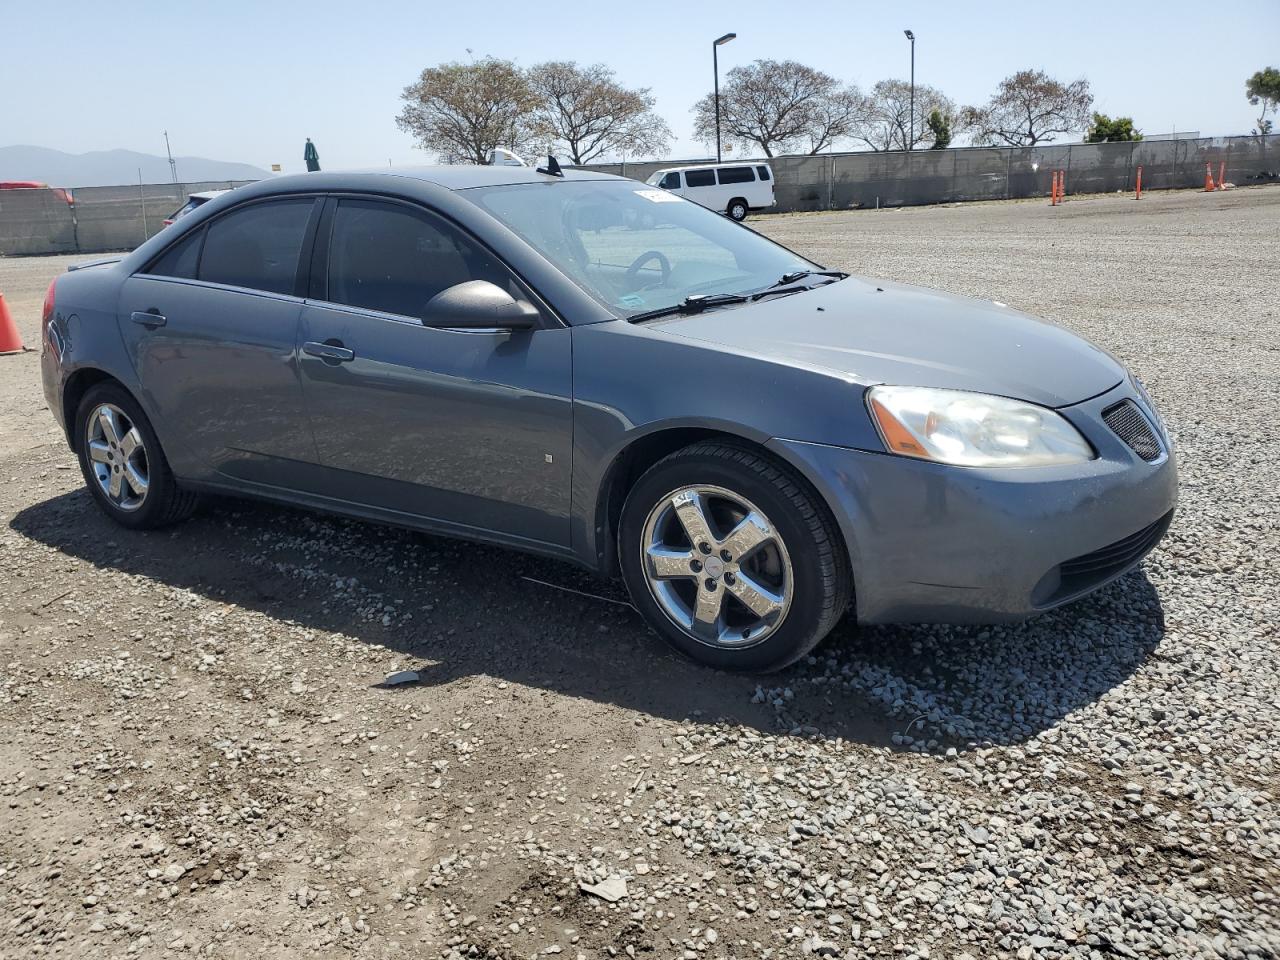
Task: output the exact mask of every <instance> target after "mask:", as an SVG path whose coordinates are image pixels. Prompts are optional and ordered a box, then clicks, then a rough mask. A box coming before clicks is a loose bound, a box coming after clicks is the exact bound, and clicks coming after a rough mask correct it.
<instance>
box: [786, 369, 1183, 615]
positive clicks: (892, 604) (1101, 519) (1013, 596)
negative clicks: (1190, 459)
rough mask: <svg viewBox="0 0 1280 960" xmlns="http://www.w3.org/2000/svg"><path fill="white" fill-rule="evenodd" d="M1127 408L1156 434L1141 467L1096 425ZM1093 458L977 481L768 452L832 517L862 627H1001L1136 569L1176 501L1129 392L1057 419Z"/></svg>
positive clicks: (789, 448)
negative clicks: (1129, 403)
mask: <svg viewBox="0 0 1280 960" xmlns="http://www.w3.org/2000/svg"><path fill="white" fill-rule="evenodd" d="M1125 398H1129V399H1132V400H1133V401H1134V402H1135V403H1137V404H1139V406H1141V407H1142V408H1143V409H1144V411H1147V412H1148V415H1149V417H1150V419H1151V421H1152V423H1153V424H1154V425H1155V426H1156V428H1157V433H1158V435H1159V437H1160V440H1161V443H1162V444H1163V447H1164V451H1165V453H1164V455H1163V456H1161V457H1160V458H1159V459H1157V460H1155V461H1154V462H1151V463H1148V462H1146V461H1144V460H1143V459H1141V458H1140V457H1139V456H1137V454H1135V453H1134V451H1133V450H1131V449H1130V448H1129V447H1128V446H1127V445H1126V444H1125V443H1124V442H1123V441H1122V440H1121V439H1120V438H1119V437H1118V436H1117V435H1116V434H1115V433H1113V432H1112V431H1111V429H1110V428H1109V427H1108V426H1107V425H1106V424H1105V423H1104V422H1103V420H1102V411H1103V410H1105V409H1107V408H1108V407H1110V406H1112V405H1113V404H1115V403H1117V402H1119V401H1120V400H1123V399H1125ZM1058 412H1059V413H1061V414H1062V415H1063V416H1065V417H1067V419H1069V420H1070V421H1071V422H1072V423H1073V424H1074V425H1075V426H1076V428H1077V429H1079V430H1080V432H1081V433H1082V434H1084V436H1085V437H1086V438H1087V439H1088V440H1089V442H1090V443H1092V444H1093V447H1094V449H1095V450H1096V451H1097V453H1098V457H1097V458H1096V459H1094V460H1091V461H1089V462H1088V463H1083V464H1076V465H1073V466H1070V467H1036V468H1022V469H999V470H989V469H976V468H969V467H951V466H944V465H941V464H936V463H930V462H927V461H923V460H913V459H910V458H907V457H899V456H893V455H890V454H884V453H871V452H867V451H862V450H851V449H846V448H842V447H832V446H825V445H822V444H811V443H803V442H799V441H792V440H772V441H770V447H771V448H772V449H773V450H774V451H775V452H776V453H777V454H779V455H780V456H782V457H783V458H785V459H787V460H788V461H789V462H791V463H792V464H793V465H794V466H796V467H797V468H798V469H800V470H801V471H802V472H803V473H804V474H805V476H806V477H808V479H809V480H810V481H811V482H812V483H813V484H814V486H815V487H817V489H818V492H819V493H820V494H822V496H823V497H824V498H825V499H826V501H827V503H828V505H829V506H830V507H831V508H832V511H833V512H834V513H835V516H836V520H837V522H838V523H839V524H840V527H841V531H842V533H843V535H844V539H845V543H846V545H847V547H848V551H849V558H850V562H851V564H852V567H853V575H854V593H855V604H856V612H857V617H858V620H859V621H861V622H865V623H904V622H940V623H998V622H1003V621H1010V620H1018V619H1022V618H1024V617H1027V616H1029V615H1031V614H1034V613H1037V612H1040V611H1042V610H1047V609H1050V608H1052V607H1055V606H1058V605H1060V604H1063V603H1067V602H1069V601H1071V600H1074V599H1076V598H1077V597H1080V596H1083V595H1084V594H1087V593H1089V592H1091V591H1093V590H1096V589H1097V588H1098V587H1100V586H1102V585H1103V584H1105V583H1108V582H1110V581H1111V580H1114V579H1115V578H1116V577H1119V576H1121V575H1122V574H1124V573H1125V572H1126V571H1128V570H1130V569H1132V568H1133V567H1134V566H1136V565H1137V564H1138V563H1139V562H1140V561H1141V559H1142V557H1143V556H1145V555H1146V554H1147V553H1148V552H1149V551H1150V550H1151V549H1152V548H1153V547H1154V546H1155V545H1156V543H1158V542H1159V540H1160V538H1161V537H1162V536H1163V535H1164V532H1165V530H1167V529H1168V525H1169V522H1170V521H1171V520H1172V515H1173V510H1174V506H1175V504H1176V502H1177V470H1176V467H1175V464H1174V460H1173V452H1172V448H1171V446H1170V443H1169V438H1168V436H1167V435H1166V434H1165V432H1164V430H1163V429H1162V427H1161V426H1160V424H1159V420H1158V418H1157V417H1155V416H1154V415H1150V411H1149V410H1148V409H1147V407H1146V404H1145V403H1144V402H1143V401H1142V400H1141V399H1140V398H1139V397H1138V395H1137V393H1136V392H1135V391H1134V390H1133V388H1132V387H1131V386H1130V385H1129V384H1128V383H1127V382H1126V383H1124V384H1121V385H1120V386H1118V387H1116V388H1114V389H1113V390H1110V391H1108V392H1107V393H1105V394H1103V395H1101V396H1099V397H1095V398H1093V399H1092V400H1087V401H1085V402H1084V403H1079V404H1075V405H1074V406H1070V407H1064V408H1062V409H1060V410H1059V411H1058Z"/></svg>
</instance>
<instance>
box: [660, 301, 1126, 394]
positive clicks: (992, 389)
mask: <svg viewBox="0 0 1280 960" xmlns="http://www.w3.org/2000/svg"><path fill="white" fill-rule="evenodd" d="M661 326H662V328H663V330H664V331H665V332H666V333H670V334H675V335H678V336H682V337H690V338H694V339H698V340H705V341H710V342H713V343H717V344H722V345H724V346H726V347H728V348H731V349H738V350H743V351H747V352H750V353H753V354H757V355H762V356H766V357H775V358H777V359H779V360H784V361H792V362H799V363H803V364H807V365H811V366H818V367H825V368H827V369H829V370H833V371H836V372H838V373H841V374H845V375H847V376H849V377H851V378H852V379H854V380H855V381H857V382H859V383H862V384H867V385H870V384H876V383H894V384H903V385H908V386H925V387H943V388H947V389H953V390H973V391H978V392H981V393H992V394H998V395H1000V396H1006V397H1014V398H1017V399H1020V400H1029V401H1031V402H1032V403H1038V404H1041V405H1043V406H1049V407H1061V406H1067V405H1069V404H1073V403H1079V402H1080V401H1082V400H1087V399H1089V398H1090V397H1094V396H1097V395H1098V394H1100V393H1103V392H1105V391H1107V390H1110V389H1111V388H1112V387H1114V386H1115V385H1116V384H1118V383H1119V382H1120V381H1121V380H1123V379H1124V376H1125V371H1124V368H1123V367H1122V366H1121V365H1120V364H1119V363H1118V362H1117V361H1116V360H1115V359H1114V358H1112V357H1111V356H1110V355H1109V354H1107V353H1106V352H1105V351H1103V350H1101V349H1099V348H1098V347H1095V346H1094V345H1093V344H1091V343H1089V342H1088V341H1087V340H1084V339H1082V338H1080V337H1077V336H1076V335H1075V334H1072V333H1068V332H1067V331H1066V330H1063V329H1062V328H1060V327H1057V326H1054V325H1053V324H1051V323H1048V322H1046V321H1043V320H1037V319H1035V318H1034V317H1029V316H1027V315H1026V314H1023V313H1019V312H1018V311H1016V310H1011V309H1010V308H1008V307H1006V306H1003V305H1002V304H999V303H996V302H994V301H990V300H974V299H970V298H968V297H958V296H954V295H952V294H947V293H940V292H938V291H936V290H928V289H925V288H923V287H912V286H906V285H903V284H893V283H887V282H873V281H870V280H865V279H863V278H860V277H849V278H847V279H845V280H841V281H840V282H838V283H831V284H827V285H825V286H822V287H817V288H815V289H813V290H809V291H806V292H804V293H799V294H795V295H790V296H781V297H777V298H773V299H767V300H762V301H760V302H759V303H754V304H747V305H743V306H738V307H728V308H723V309H713V310H708V311H707V312H706V313H701V314H695V315H693V316H685V317H678V318H675V319H672V320H670V321H666V322H664V323H662V325H661Z"/></svg>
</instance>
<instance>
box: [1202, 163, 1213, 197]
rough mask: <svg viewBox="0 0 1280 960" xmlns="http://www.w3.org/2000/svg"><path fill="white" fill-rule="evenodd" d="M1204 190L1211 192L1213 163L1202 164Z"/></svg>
mask: <svg viewBox="0 0 1280 960" xmlns="http://www.w3.org/2000/svg"><path fill="white" fill-rule="evenodd" d="M1204 192H1205V193H1213V164H1211V163H1206V164H1205V165H1204Z"/></svg>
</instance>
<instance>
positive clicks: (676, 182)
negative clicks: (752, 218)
mask: <svg viewBox="0 0 1280 960" xmlns="http://www.w3.org/2000/svg"><path fill="white" fill-rule="evenodd" d="M645 183H647V184H649V186H651V187H661V188H662V189H663V190H670V191H671V192H672V193H678V194H679V195H680V196H682V197H684V198H685V199H687V200H692V201H694V202H695V203H700V204H702V205H703V206H704V207H708V208H710V209H711V210H716V211H718V212H721V213H727V214H728V215H729V216H731V217H732V218H733V219H734V220H745V219H747V212H748V211H749V210H763V209H764V208H766V207H772V206H773V205H774V199H773V171H772V170H770V169H769V165H768V164H767V163H716V164H702V165H700V166H697V167H664V168H663V169H661V170H655V171H654V173H653V176H651V177H650V178H649V179H648V180H646V181H645Z"/></svg>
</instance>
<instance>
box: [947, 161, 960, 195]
mask: <svg viewBox="0 0 1280 960" xmlns="http://www.w3.org/2000/svg"><path fill="white" fill-rule="evenodd" d="M959 175H960V151H959V150H952V151H951V196H949V197H948V198H947V199H948V200H949V201H950V202H952V203H955V202H956V178H957V177H958V176H959Z"/></svg>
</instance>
